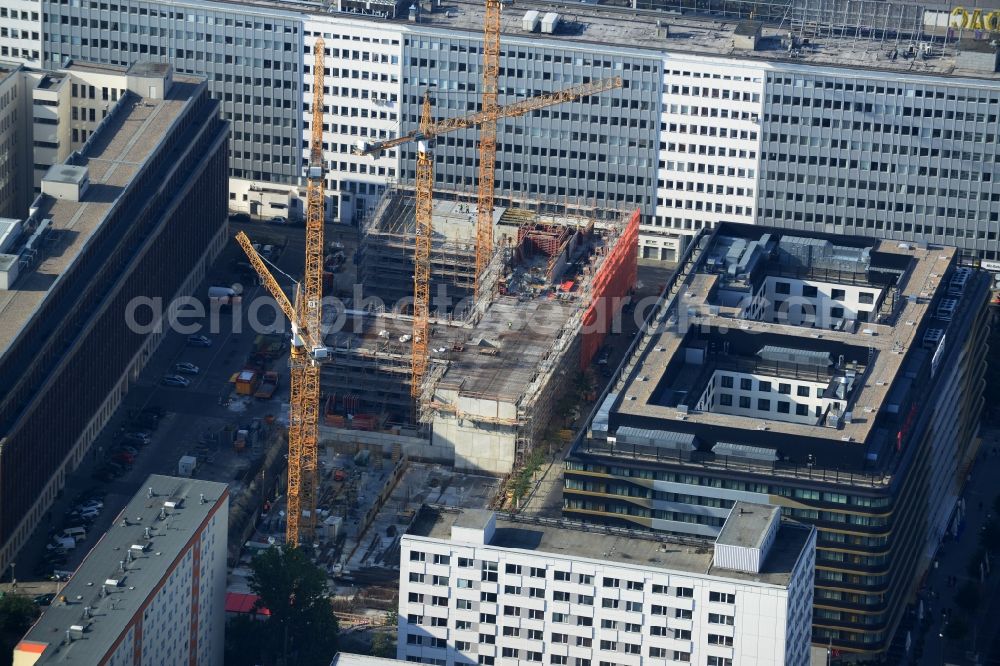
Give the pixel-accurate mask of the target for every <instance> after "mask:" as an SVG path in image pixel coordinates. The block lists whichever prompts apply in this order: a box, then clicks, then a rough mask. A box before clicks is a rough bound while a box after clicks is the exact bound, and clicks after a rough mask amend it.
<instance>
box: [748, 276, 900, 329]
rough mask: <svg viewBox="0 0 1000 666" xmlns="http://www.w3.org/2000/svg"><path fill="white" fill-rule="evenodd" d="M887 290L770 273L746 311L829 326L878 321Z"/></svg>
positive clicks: (756, 316) (795, 322) (768, 318)
mask: <svg viewBox="0 0 1000 666" xmlns="http://www.w3.org/2000/svg"><path fill="white" fill-rule="evenodd" d="M882 296H883V290H882V289H879V288H878V287H874V286H872V285H865V286H863V287H861V286H856V285H850V284H841V283H830V282H821V281H818V280H799V279H794V278H787V277H776V276H771V275H769V276H768V277H767V279H766V280H765V281H764V283H763V284H762V285H761V288H760V290H759V291H758V292H757V294H756V296H754V300H753V303H752V304H751V306H750V307H749V308H748V309H747V310H745V311H744V315H745V316H747V317H749V318H750V319H756V320H758V321H760V320H763V321H772V322H775V321H782V322H787V323H789V324H791V325H793V326H812V327H819V328H829V327H832V326H836V325H838V324H839V323H840V322H841V321H855V322H858V321H860V322H867V321H874V320H875V317H874V316H873V313H874V312H876V311H877V310H878V308H879V306H880V305H881V304H882Z"/></svg>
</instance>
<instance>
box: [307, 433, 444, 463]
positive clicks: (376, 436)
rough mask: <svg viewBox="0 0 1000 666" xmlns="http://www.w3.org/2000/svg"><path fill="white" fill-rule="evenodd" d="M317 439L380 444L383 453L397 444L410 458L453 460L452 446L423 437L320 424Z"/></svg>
mask: <svg viewBox="0 0 1000 666" xmlns="http://www.w3.org/2000/svg"><path fill="white" fill-rule="evenodd" d="M319 439H320V442H323V441H324V440H330V441H332V442H350V443H356V444H359V445H362V446H381V447H382V450H383V451H384V452H385V453H391V452H392V448H393V447H394V446H396V445H398V446H399V447H400V449H401V450H402V452H403V454H405V455H406V457H407V458H409V459H411V460H421V461H426V462H435V463H442V464H445V465H451V464H453V463H454V462H455V449H454V447H450V446H446V445H444V443H438V442H433V441H431V442H429V441H427V439H425V438H423V437H412V436H409V435H395V434H393V433H390V432H368V431H365V430H350V429H348V428H332V427H330V426H325V425H322V424H321V425H320V426H319Z"/></svg>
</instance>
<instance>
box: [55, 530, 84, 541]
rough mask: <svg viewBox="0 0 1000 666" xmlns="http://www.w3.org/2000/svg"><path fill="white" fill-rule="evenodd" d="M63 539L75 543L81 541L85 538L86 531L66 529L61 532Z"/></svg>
mask: <svg viewBox="0 0 1000 666" xmlns="http://www.w3.org/2000/svg"><path fill="white" fill-rule="evenodd" d="M61 536H62V537H63V538H66V539H75V540H76V541H83V540H84V539H86V538H87V530H85V529H83V528H82V527H67V528H66V529H64V530H63V531H62V535H61Z"/></svg>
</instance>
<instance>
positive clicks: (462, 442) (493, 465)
mask: <svg viewBox="0 0 1000 666" xmlns="http://www.w3.org/2000/svg"><path fill="white" fill-rule="evenodd" d="M432 442H433V443H434V445H435V446H436V447H439V448H441V449H445V448H450V449H451V450H452V451H453V459H454V464H455V469H456V470H461V471H469V472H481V473H483V474H494V475H497V476H503V475H505V474H510V472H511V470H512V469H513V468H514V454H515V451H516V448H515V429H514V428H513V427H507V426H489V425H488V424H483V425H482V426H480V425H477V424H473V423H472V422H470V421H467V420H463V419H457V418H443V417H442V416H440V415H439V416H437V417H435V419H434V436H433V438H432Z"/></svg>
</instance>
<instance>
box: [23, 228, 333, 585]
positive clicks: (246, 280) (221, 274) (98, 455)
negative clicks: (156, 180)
mask: <svg viewBox="0 0 1000 666" xmlns="http://www.w3.org/2000/svg"><path fill="white" fill-rule="evenodd" d="M239 230H244V231H246V232H247V234H248V235H250V236H251V238H252V239H253V240H254V241H255V242H257V241H258V240H259V241H260V242H261V243H262V244H263V243H266V244H272V245H274V247H275V250H274V252H273V255H272V260H273V261H274V262H275V264H276V266H277V268H278V271H275V274H276V275H277V276H278V277H279V281H280V282H281V283H282V287H283V288H285V289H286V290H287V291H288V292H291V290H292V286H293V285H292V284H291V282H290V280H289V279H287V278H284V277H283V276H281V275H280V273H281V272H284V273H287V274H289V275H298V274H300V273H301V270H302V262H303V251H304V232H303V230H302V229H301V228H297V227H290V226H281V227H278V226H275V225H265V224H261V223H256V222H254V223H249V224H247V223H241V224H232V225H231V232H232V234H233V235H235V233H236V232H237V231H239ZM331 236H337V234H331ZM281 246H284V247H283V248H281ZM243 260H244V257H243V252H242V250H241V248H240V247H239V246H238V244H237V243H235V242H233V243H231V244H230V245H228V246H227V247H226V249H225V250H224V251H223V252H222V253H221V254H220V256H219V258H218V259H217V260H216V262H215V264H214V265H213V267H212V269H211V270H210V272H209V275H208V276H207V278H206V280H205V281H204V283H203V284H202V285H200V286H199V287H198V289H197V290H196V292H195V293H194V294H193V295H194V296H195V297H196V298H198V299H200V300H202V301H207V294H208V288H209V287H210V286H226V287H229V286H231V285H233V284H234V283H238V284H240V285H241V286H242V298H243V303H242V305H243V307H242V308H237V309H236V310H234V311H233V312H235V314H236V316H235V319H234V314H233V312H223V313H221V314H220V316H219V317H218V323H217V325H216V326H209V325H208V323H207V322H206V321H202V322H200V323H201V325H202V328H201V330H197V331H189V330H186V329H185V330H184V331H183V332H181V331H169V332H167V333H166V335H165V337H164V340H163V341H162V343H161V344H160V346H159V348H158V349H157V351H156V352H155V354H154V355H153V356H152V357H151V358H150V359H149V361H148V363H147V365H146V367H145V369H144V370H143V372H142V373H141V375H140V377H139V378H138V380H137V381H136V382H135V384H133V385H132V387H131V388H130V390H129V392H128V394H127V395H126V397H125V399H124V400H123V402H122V404H121V405H120V406H119V408H118V410H117V412H116V414H115V415H114V416H113V417H112V419H111V421H110V422H109V424H108V425H107V426H106V427H105V429H104V431H103V432H102V433H101V435H100V436H99V437H98V439H97V440H96V441H95V442H94V444H93V446H92V447H91V452H90V455H88V457H87V459H86V460H85V462H84V463H82V464H81V466H80V467H79V468H78V469H77V470H76V471H75V472H74V473H73V474H72V475H71V476H70V477H69V478H68V479H67V482H66V486H65V488H64V490H63V492H62V493H61V495H60V497H59V499H58V500H57V501H56V502H55V504H54V505H53V506H52V508H51V510H50V511H49V513H48V515H47V517H46V519H43V521H42V523H41V524H40V526H39V528H38V529H37V530H36V533H35V534H34V535H33V536H32V538H31V539H30V541H29V542H28V544H27V545H26V546H25V547H24V548H23V549H22V550H21V552H20V554H19V555H18V558H17V564H16V569H15V575H16V577H17V578H18V579H19V581H21V582H22V583H27V582H28V581H38V580H44V579H47V578H49V577H50V576H51V575H52V573H53V572H54V571H72V570H74V569H75V568H76V566H77V565H78V564H79V563H80V561H81V560H82V559H83V557H84V555H85V554H86V553H87V552H88V551H89V550H90V549H91V548H92V547H93V545H94V544H95V543H96V542H97V540H98V539H99V538H100V537H101V535H102V534H103V533H104V531H105V530H107V528H108V526H109V525H110V524H111V522H112V520H113V519H114V518H115V517H116V516H117V515H118V514H119V513H120V511H121V509H122V508H123V507H124V505H125V503H126V502H127V501H128V499H129V498H130V497H132V495H134V494H135V493H136V492H137V491H139V490H140V489H141V484H142V482H143V481H144V480H145V478H146V477H147V476H148V475H150V474H171V475H176V474H177V473H178V461H179V460H180V458H181V457H182V456H184V455H186V454H191V455H192V456H195V457H196V458H197V459H198V462H199V464H198V467H197V469H196V471H195V472H194V476H196V477H198V478H204V479H212V480H218V481H224V482H232V481H233V479H234V478H236V477H238V476H239V472H240V470H241V469H245V468H246V467H248V466H249V465H250V461H249V458H250V457H251V456H252V455H254V453H257V452H254V451H252V450H250V449H247V450H243V451H236V450H235V449H234V446H233V433H234V432H235V431H237V430H239V429H244V428H248V427H254V426H256V425H258V424H262V423H265V422H266V421H270V420H271V419H268V418H267V417H269V416H271V417H274V420H275V421H276V422H278V423H280V422H281V421H282V419H283V418H284V417H285V415H286V414H287V403H288V364H287V345H286V346H285V347H286V349H285V351H284V352H283V353H282V354H281V355H280V356H279V357H277V358H275V359H273V360H271V361H270V369H271V370H274V371H275V372H277V373H278V388H277V390H276V391H275V392H274V394H273V396H272V397H271V398H270V399H266V400H259V399H255V398H253V396H236V395H233V389H234V385H233V384H232V383H230V378H231V377H232V376H233V375H234V374H235V373H237V372H238V371H239V370H241V369H242V368H243V367H244V365H245V363H246V361H247V358H248V357H249V356H250V354H251V351H252V350H253V347H254V341H255V338H256V336H257V333H258V331H257V330H255V329H256V328H259V327H258V326H256V325H251V324H252V322H257V323H259V324H263V325H265V326H266V325H270V324H274V323H275V321H276V315H277V314H278V312H277V310H276V308H275V307H274V306H273V301H271V304H270V305H269V304H268V301H269V300H270V297H269V296H268V295H267V294H266V291H265V290H264V289H263V287H261V286H260V285H259V284H258V282H257V280H256V279H255V277H254V276H253V275H248V274H247V273H246V270H245V267H243V266H240V264H241V263H242V262H243ZM184 321H185V323H191V322H192V320H184ZM277 323H278V325H279V330H281V331H282V332H284V331H286V330H287V328H288V327H287V324H286V323H285V322H284V320H283V318H282V319H281V320H277ZM123 326H124V322H123ZM191 335H199V336H200V335H203V336H205V338H207V340H208V343H207V344H206V345H204V346H201V345H197V344H191V342H190V341H189V340H188V338H189V336H191ZM178 364H189V365H187V366H182V367H178ZM195 368H197V371H196V372H195ZM173 375H178V376H180V377H182V378H183V380H185V381H186V382H187V383H186V385H182V384H184V382H183V381H181V382H176V381H172V380H167V381H166V382H165V381H164V378H165V376H173ZM166 384H176V385H166ZM157 416H158V417H159V418H157ZM142 433H148V438H147V437H146V436H144V434H142ZM88 502H89V505H87V503H88ZM74 528H79V529H80V530H82V531H84V532H85V534H79V533H77V534H76V536H78V537H79V539H77V538H73V535H69V534H66V533H65V531H66V530H67V529H69V530H73V529H74ZM59 535H62V536H63V537H64V538H63V540H62V544H61V545H62V546H65V547H66V548H65V550H63V549H62V548H48V547H47V546H50V545H51V546H55V545H56V543H55V541H54V539H55V538H58V536H59ZM67 537H69V538H71V539H72V540H71V541H70V540H67ZM74 542H75V543H74ZM70 545H73V547H72V548H68V546H70Z"/></svg>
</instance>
